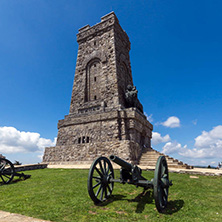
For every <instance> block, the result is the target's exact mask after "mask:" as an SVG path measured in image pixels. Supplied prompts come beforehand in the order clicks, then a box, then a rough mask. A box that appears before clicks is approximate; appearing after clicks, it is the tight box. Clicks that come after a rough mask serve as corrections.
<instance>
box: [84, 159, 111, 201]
mask: <svg viewBox="0 0 222 222" xmlns="http://www.w3.org/2000/svg"><path fill="white" fill-rule="evenodd" d="M110 179H114V171H113V167H112V164H111V163H110V161H109V159H107V158H106V157H99V158H97V159H96V160H95V161H94V162H93V163H92V165H91V168H90V170H89V176H88V193H89V196H90V197H91V199H92V200H93V201H94V203H95V204H98V203H101V202H103V201H105V200H107V199H108V198H109V197H110V196H111V194H112V191H113V186H114V183H113V182H111V181H110Z"/></svg>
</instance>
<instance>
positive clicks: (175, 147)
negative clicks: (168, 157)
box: [162, 141, 187, 154]
mask: <svg viewBox="0 0 222 222" xmlns="http://www.w3.org/2000/svg"><path fill="white" fill-rule="evenodd" d="M186 147H187V146H186V145H185V146H184V147H182V145H181V144H180V143H177V142H176V141H174V142H168V143H166V144H165V145H164V147H163V150H162V153H165V154H172V153H179V152H181V150H182V149H186Z"/></svg>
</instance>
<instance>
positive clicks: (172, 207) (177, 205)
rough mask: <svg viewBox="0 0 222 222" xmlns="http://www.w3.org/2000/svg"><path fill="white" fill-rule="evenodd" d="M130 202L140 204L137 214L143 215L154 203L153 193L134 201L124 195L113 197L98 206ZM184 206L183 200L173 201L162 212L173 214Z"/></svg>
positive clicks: (137, 197)
mask: <svg viewBox="0 0 222 222" xmlns="http://www.w3.org/2000/svg"><path fill="white" fill-rule="evenodd" d="M123 200H126V201H128V202H138V204H137V206H136V210H135V212H136V213H142V212H143V211H144V209H145V206H146V204H151V203H153V201H154V197H153V192H152V191H150V190H145V191H143V192H142V193H140V194H139V195H137V196H136V197H135V198H133V199H127V198H126V196H124V195H118V194H117V195H112V196H111V197H110V198H109V199H108V200H107V201H105V202H102V203H100V204H98V205H97V206H107V205H108V204H110V203H112V202H114V201H123ZM183 205H184V201H183V200H171V201H169V202H168V204H167V208H166V209H165V210H164V212H162V213H163V214H169V215H171V214H173V213H176V212H178V211H179V210H180V209H181V208H182V207H183Z"/></svg>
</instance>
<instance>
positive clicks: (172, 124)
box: [161, 116, 180, 128]
mask: <svg viewBox="0 0 222 222" xmlns="http://www.w3.org/2000/svg"><path fill="white" fill-rule="evenodd" d="M161 124H162V125H163V126H166V127H169V128H176V127H180V119H179V118H178V117H176V116H171V117H169V118H168V119H167V120H166V121H165V122H163V123H161Z"/></svg>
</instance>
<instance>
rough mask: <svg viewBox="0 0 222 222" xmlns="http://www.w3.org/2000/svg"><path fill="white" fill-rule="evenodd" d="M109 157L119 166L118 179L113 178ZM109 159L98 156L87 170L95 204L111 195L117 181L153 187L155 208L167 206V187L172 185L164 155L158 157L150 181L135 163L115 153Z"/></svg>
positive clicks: (159, 208)
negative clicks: (128, 161)
mask: <svg viewBox="0 0 222 222" xmlns="http://www.w3.org/2000/svg"><path fill="white" fill-rule="evenodd" d="M109 159H110V160H112V161H113V162H114V163H116V164H118V165H119V166H121V169H120V178H119V179H115V178H114V170H113V166H112V164H111V162H110V160H109ZM109 159H108V158H107V157H104V156H101V157H98V158H97V159H95V160H94V162H93V163H92V165H91V167H90V170H89V175H88V184H87V185H88V193H89V196H90V198H91V199H92V200H93V202H94V203H95V204H99V203H102V202H104V201H106V200H107V199H108V198H109V197H111V195H112V192H113V187H114V183H115V182H118V183H121V184H132V185H135V186H136V187H143V188H144V190H147V189H153V195H154V199H155V205H156V208H157V210H158V211H159V212H163V211H164V209H165V208H166V206H167V199H168V191H169V187H170V186H172V181H170V180H169V174H168V167H167V161H166V158H165V157H164V156H160V157H159V158H158V160H157V163H156V168H155V172H154V178H153V179H152V180H151V181H149V180H147V179H146V178H144V177H143V176H142V169H140V168H139V167H138V166H137V165H132V164H130V163H127V162H126V161H124V160H122V159H121V158H119V157H117V156H115V155H111V156H110V157H109Z"/></svg>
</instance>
